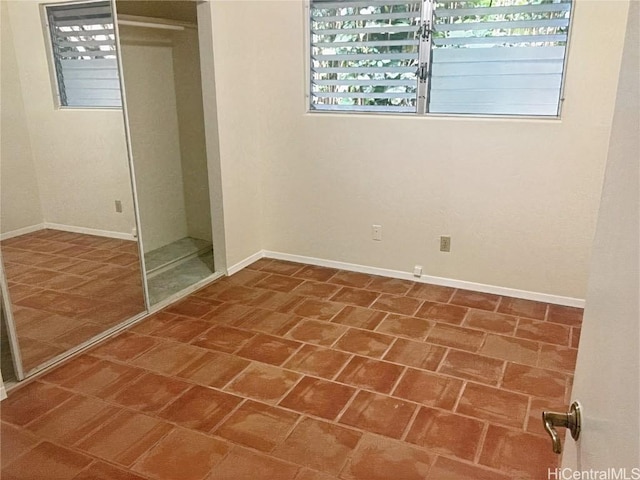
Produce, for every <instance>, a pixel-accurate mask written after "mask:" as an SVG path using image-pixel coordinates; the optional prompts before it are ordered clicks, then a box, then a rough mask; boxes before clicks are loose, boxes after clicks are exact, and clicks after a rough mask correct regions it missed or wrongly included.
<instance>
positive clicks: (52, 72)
mask: <svg viewBox="0 0 640 480" xmlns="http://www.w3.org/2000/svg"><path fill="white" fill-rule="evenodd" d="M105 1H108V2H109V5H110V7H111V15H112V19H113V22H114V31H115V30H116V25H115V23H116V21H117V17H116V10H115V0H68V1H60V2H50V3H49V2H47V3H41V4H40V21H41V24H42V33H43V35H44V43H45V51H46V55H47V65H48V68H49V81H50V83H51V91H52V94H53V99H54V108H56V109H58V110H116V111H121V110H122V102H123V101H124V100H121V104H120V106H106V105H91V106H90V105H63V103H62V95H61V93H60V84H59V79H58V73H57V71H56V58H55V53H54V47H53V40H52V38H51V30H50V25H49V15H48V13H47V8H48V7H61V6H69V5H87V4H91V3H104V2H105ZM114 44H115V46H116V50H115V55H116V65H117V67H116V68H117V71H118V85H120V80H119V77H120V66H119V64H120V59H119V57H120V52H119V47H120V45H119V43H118V39H117V38H115V39H114Z"/></svg>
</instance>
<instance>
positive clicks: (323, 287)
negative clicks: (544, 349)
mask: <svg viewBox="0 0 640 480" xmlns="http://www.w3.org/2000/svg"><path fill="white" fill-rule="evenodd" d="M338 290H340V287H339V286H338V285H331V284H329V283H319V282H309V281H306V282H304V283H303V284H302V285H300V286H298V287H297V288H296V289H295V290H293V293H296V294H298V295H304V296H305V297H315V298H320V299H323V300H327V299H328V298H330V297H332V296H333V295H335V294H336V292H337V291H338Z"/></svg>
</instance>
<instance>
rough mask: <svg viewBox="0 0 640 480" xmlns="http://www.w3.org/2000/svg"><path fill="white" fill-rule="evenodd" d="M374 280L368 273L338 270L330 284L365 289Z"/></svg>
mask: <svg viewBox="0 0 640 480" xmlns="http://www.w3.org/2000/svg"><path fill="white" fill-rule="evenodd" d="M372 280H373V277H372V276H371V275H367V274H366V273H358V272H347V271H344V270H338V271H337V272H336V273H335V274H334V275H333V276H332V277H331V278H330V279H329V280H328V281H329V283H334V284H336V285H343V286H346V287H354V288H364V287H366V286H367V285H369V284H370V283H371V282H372Z"/></svg>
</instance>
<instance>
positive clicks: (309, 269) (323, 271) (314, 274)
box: [293, 265, 338, 282]
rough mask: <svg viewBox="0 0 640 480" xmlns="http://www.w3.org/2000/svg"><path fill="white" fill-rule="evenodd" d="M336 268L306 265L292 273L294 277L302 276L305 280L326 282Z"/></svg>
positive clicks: (335, 271) (334, 272) (336, 271)
mask: <svg viewBox="0 0 640 480" xmlns="http://www.w3.org/2000/svg"><path fill="white" fill-rule="evenodd" d="M336 273H338V270H336V269H334V268H326V267H317V266H315V265H307V266H306V267H304V268H303V269H302V270H298V271H297V272H296V273H294V274H293V276H294V277H297V278H304V279H305V280H315V281H316V282H326V281H327V280H329V279H330V278H331V277H333V276H334V275H335V274H336Z"/></svg>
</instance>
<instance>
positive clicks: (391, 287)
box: [367, 277, 415, 295]
mask: <svg viewBox="0 0 640 480" xmlns="http://www.w3.org/2000/svg"><path fill="white" fill-rule="evenodd" d="M414 285H415V283H414V282H410V281H408V280H401V279H399V278H390V277H373V280H372V281H371V283H370V284H369V285H367V290H373V291H376V292H381V293H390V294H392V295H405V294H406V293H407V292H408V291H409V290H411V288H412V287H413V286H414Z"/></svg>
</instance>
